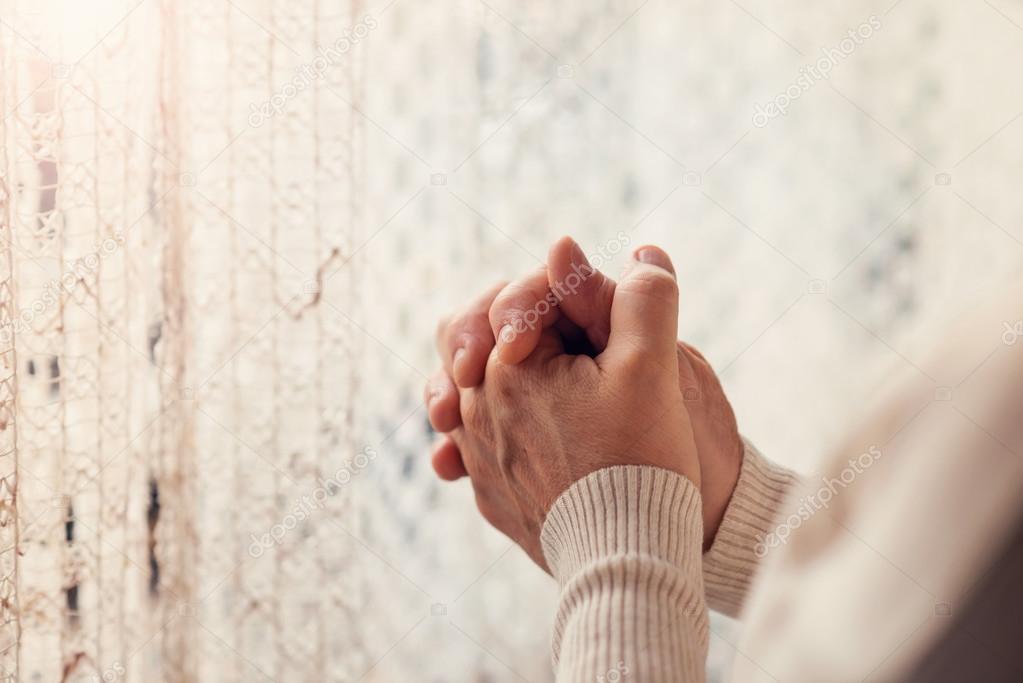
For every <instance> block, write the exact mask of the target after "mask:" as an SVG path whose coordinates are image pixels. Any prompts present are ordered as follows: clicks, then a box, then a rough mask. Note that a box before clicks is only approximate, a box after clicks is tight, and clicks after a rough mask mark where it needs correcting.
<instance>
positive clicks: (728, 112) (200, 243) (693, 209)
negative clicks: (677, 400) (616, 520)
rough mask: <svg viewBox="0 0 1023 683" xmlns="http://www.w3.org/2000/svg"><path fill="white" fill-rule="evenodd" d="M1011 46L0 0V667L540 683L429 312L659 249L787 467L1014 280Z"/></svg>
mask: <svg viewBox="0 0 1023 683" xmlns="http://www.w3.org/2000/svg"><path fill="white" fill-rule="evenodd" d="M996 5H998V6H997V7H996ZM1003 5H1004V6H1003ZM871 17H875V18H876V19H877V23H878V24H879V26H880V28H878V29H876V30H875V31H874V32H873V33H872V34H871V36H870V37H869V39H867V40H864V41H863V43H862V44H857V45H856V47H855V48H853V49H852V51H851V52H850V53H849V54H848V55H846V56H845V57H843V58H842V59H841V60H840V63H839V64H837V65H835V66H834V68H833V72H832V73H831V74H830V76H829V78H828V79H823V80H819V81H815V82H814V83H813V85H812V87H811V88H810V89H809V90H808V91H806V92H804V93H802V94H801V95H800V96H799V97H798V98H796V99H795V100H794V101H792V102H791V106H790V107H789V111H788V113H786V114H785V115H783V116H778V117H776V118H772V119H771V120H769V121H768V122H767V124H766V125H760V124H761V123H763V121H758V120H757V118H756V117H755V112H756V111H757V105H758V103H759V104H763V103H765V102H768V101H772V100H774V99H775V98H776V97H777V96H779V94H781V93H784V92H785V91H786V88H787V87H788V86H789V85H791V84H792V83H794V82H795V81H796V79H798V78H799V76H800V74H801V73H802V72H801V71H800V69H801V68H802V67H804V66H805V65H807V64H811V63H813V62H815V61H816V60H817V59H819V58H820V57H821V55H822V50H826V49H835V48H837V47H839V46H841V44H842V41H843V39H844V38H845V37H846V35H847V32H848V31H849V30H854V29H857V28H858V27H861V26H863V25H871V24H870V22H871ZM1020 23H1023V14H1021V11H1020V10H1019V9H1018V3H1016V4H1013V3H1009V2H1005V3H994V4H992V3H984V4H983V5H977V6H969V7H967V6H965V5H962V4H961V3H956V2H953V1H952V0H948V1H947V2H946V1H944V0H942V1H941V2H933V3H921V2H914V1H913V0H903V1H902V2H868V3H866V4H865V5H864V6H859V5H855V6H854V5H849V4H848V3H843V2H839V1H838V0H835V1H834V2H831V1H829V2H823V3H818V4H816V5H814V6H812V7H810V6H805V7H804V6H800V7H799V8H795V7H782V6H781V5H779V4H777V3H772V2H766V1H764V2H749V3H734V2H731V3H720V2H712V1H710V0H688V1H687V2H682V3H662V2H657V1H655V0H651V1H650V2H642V1H630V0H601V1H600V2H567V3H566V2H563V3H548V2H516V1H513V0H488V2H479V1H478V0H472V1H470V0H451V1H450V2H440V3H432V2H431V3H416V2H411V1H410V0H380V1H379V2H369V0H302V1H299V2H285V1H284V0H261V1H243V0H230V1H227V0H224V1H221V0H217V1H212V2H211V1H204V0H182V1H172V0H131V1H125V0H101V1H99V2H93V3H75V2H57V1H55V0H48V1H42V0H0V67H2V68H0V80H2V84H0V102H2V112H0V113H2V116H3V120H2V127H0V142H2V146H0V236H2V241H0V355H2V358H3V373H4V374H3V377H4V382H3V384H2V387H0V439H2V444H0V673H2V674H3V675H6V676H8V677H9V678H10V679H11V680H26V681H28V680H31V681H57V680H70V681H75V680H104V681H113V680H125V681H137V680H142V681H149V680H167V681H200V680H201V681H207V680H223V681H242V680H246V681H247V680H262V679H264V678H266V679H271V680H277V681H308V680H316V681H321V680H323V681H354V680H365V681H372V680H379V681H391V680H475V681H490V680H519V679H522V680H529V681H543V680H549V679H550V666H549V657H548V638H549V629H550V617H551V609H552V604H553V603H552V601H553V599H554V597H555V589H554V587H553V586H552V585H551V582H550V581H549V580H548V579H547V577H545V576H543V575H542V574H541V573H540V572H539V571H538V570H536V569H535V568H534V567H532V566H531V565H530V564H529V562H528V561H527V560H526V559H524V558H523V557H522V556H521V554H520V553H519V552H518V551H517V550H516V549H515V548H514V547H513V546H511V545H510V543H509V542H508V541H507V540H506V539H504V538H502V537H500V536H499V535H498V534H496V533H495V532H493V531H492V530H490V529H488V528H487V527H486V525H485V524H484V523H483V522H482V521H481V520H480V519H479V518H478V516H477V515H476V514H475V508H474V505H473V500H472V494H471V491H470V490H469V489H468V487H467V486H464V485H456V486H447V485H445V486H442V485H439V484H438V483H437V482H436V481H434V479H433V477H432V474H431V473H430V471H429V466H428V463H427V459H426V456H425V453H426V450H427V448H428V442H429V440H430V438H431V435H430V433H429V429H428V426H427V423H426V417H425V415H424V413H423V410H422V409H421V407H420V392H421V389H422V385H423V382H424V381H425V378H426V376H427V375H428V374H429V373H430V372H431V371H432V370H433V369H434V365H435V363H436V361H435V360H434V358H433V351H432V349H431V343H430V338H431V335H432V331H433V325H434V324H435V321H436V319H437V318H438V317H439V316H440V315H441V314H442V313H444V312H446V311H447V310H448V309H450V308H452V307H454V306H457V305H460V304H464V303H465V300H466V298H467V297H468V296H469V295H470V293H475V292H477V291H480V290H482V289H483V288H484V287H485V286H486V285H488V284H489V283H490V282H492V281H493V280H496V279H499V278H510V277H514V276H516V275H517V274H520V273H522V272H523V271H524V270H526V269H528V268H531V267H535V266H536V265H538V264H539V263H541V262H542V260H543V257H544V254H545V250H546V247H547V245H548V244H549V243H550V242H551V241H553V239H555V238H556V237H558V236H560V235H561V234H565V233H571V234H573V235H575V236H576V237H577V238H579V239H580V241H581V242H582V243H583V245H584V247H585V248H586V249H587V251H588V252H589V253H590V254H591V255H592V256H593V257H594V260H598V261H599V262H600V263H601V265H603V266H604V267H605V268H607V269H609V270H610V271H612V272H614V271H616V270H617V269H618V267H619V266H620V265H621V264H622V262H623V258H624V254H625V253H626V252H627V251H628V248H629V247H631V246H636V245H638V244H640V243H645V242H654V243H659V244H663V245H664V246H666V247H667V248H668V249H669V250H670V251H671V252H672V253H673V255H674V256H675V257H676V261H677V263H678V264H679V268H680V273H681V279H682V287H683V291H684V295H683V302H684V303H683V307H684V310H683V313H682V327H683V329H682V330H681V332H682V334H683V335H684V336H685V337H686V338H687V339H689V340H690V341H692V342H694V343H695V344H697V345H698V346H700V347H701V348H702V349H703V350H704V352H705V353H706V354H707V355H708V357H709V358H710V359H711V360H712V362H713V363H714V364H715V366H716V367H718V368H719V369H720V371H721V374H722V377H723V380H724V382H725V386H726V389H727V390H728V391H729V393H730V395H731V397H732V399H733V402H734V404H735V406H736V408H737V412H738V414H739V417H740V423H741V424H742V426H743V428H744V431H745V432H746V433H747V434H748V435H749V436H751V437H752V438H753V439H754V440H755V441H757V443H758V444H759V445H760V446H761V447H762V448H763V449H764V450H765V451H766V452H768V453H769V454H771V455H772V457H775V458H776V459H778V460H780V461H782V462H785V463H786V464H789V465H794V466H798V467H802V468H804V469H812V468H813V466H814V465H815V463H816V459H817V457H819V455H820V454H821V453H822V452H823V451H824V449H825V448H826V447H827V445H828V444H829V443H830V441H831V439H833V438H835V437H836V436H837V435H838V434H840V433H841V429H842V428H843V426H844V423H845V422H846V421H847V418H848V415H849V414H850V413H851V412H854V411H855V410H857V408H858V406H861V405H862V404H863V402H864V401H869V396H870V395H869V394H864V393H863V390H864V389H865V387H867V386H868V385H867V383H866V381H865V379H864V378H865V377H869V376H870V375H869V373H866V372H864V370H863V369H864V368H867V367H872V366H874V365H878V366H882V367H883V366H885V365H891V364H893V363H894V364H896V365H900V364H908V365H912V364H913V363H914V362H917V361H918V359H919V355H918V349H919V348H920V347H918V346H915V345H913V344H912V343H910V342H909V341H904V336H905V335H906V334H907V333H908V332H909V331H910V330H911V329H912V328H913V327H914V324H915V323H916V322H917V321H918V320H921V319H924V318H926V317H929V316H930V315H931V314H933V313H935V312H942V311H943V310H944V309H945V308H946V307H947V305H948V301H949V298H950V296H951V295H952V294H954V293H963V292H970V291H975V290H977V289H979V288H981V287H983V286H985V285H988V284H990V283H992V282H997V281H998V280H999V279H1000V278H1004V277H1006V276H1007V275H1009V274H1013V273H1016V274H1018V273H1019V272H1020V270H1021V264H1023V245H1021V243H1020V240H1023V234H1021V233H1020V232H1019V229H1018V227H1016V226H1018V225H1019V224H1020V220H1021V219H1023V204H1021V199H1020V195H1019V193H1018V192H1017V191H1016V190H1015V187H1016V185H1018V182H1017V181H1018V174H1019V170H1020V168H1019V158H1020V157H1019V153H1018V152H1019V150H1020V149H1021V147H1020V145H1021V144H1023V142H1021V140H1023V137H1021V136H1023V124H1021V123H1020V122H1021V121H1023V119H1019V118H1018V116H1017V115H1018V113H1019V112H1020V111H1023V95H1021V94H1020V93H1018V92H1016V91H1015V90H1013V89H1011V88H1005V87H1000V85H999V80H998V79H999V77H1000V76H999V74H1000V73H1002V72H1003V71H1004V65H1005V64H1007V63H1013V62H1012V61H1011V60H1012V59H1013V58H1019V57H1020V54H1019V47H1018V46H1019V40H1018V38H1019V26H1018V24H1020ZM1013 117H1016V118H1013ZM1000 333H1001V330H995V331H993V337H992V338H993V340H995V341H994V343H997V338H998V335H999V334H1000ZM835 387H841V389H840V390H836V389H835ZM864 396H866V398H865V397H864ZM765 397H767V400H765ZM793 406H798V411H797V412H798V416H796V417H794V416H793V415H792V412H793V410H792V407H793ZM778 425H790V427H788V428H786V429H778V427H777V426H778ZM463 484H464V482H463ZM734 629H735V625H734V624H732V623H731V622H728V621H726V620H718V619H717V618H716V617H715V621H714V622H713V630H714V636H713V639H712V640H713V644H712V662H711V667H712V670H713V671H714V675H715V676H716V675H718V673H719V672H720V671H721V670H722V669H724V668H725V666H724V662H726V661H727V660H728V659H729V658H731V657H732V656H734V649H733V646H732V645H731V643H733V642H735V641H734V635H735V630H734Z"/></svg>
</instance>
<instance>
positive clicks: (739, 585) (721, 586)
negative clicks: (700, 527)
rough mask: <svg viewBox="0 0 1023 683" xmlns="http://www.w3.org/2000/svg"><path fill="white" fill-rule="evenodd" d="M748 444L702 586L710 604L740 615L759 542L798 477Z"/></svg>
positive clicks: (707, 560) (706, 561) (706, 556)
mask: <svg viewBox="0 0 1023 683" xmlns="http://www.w3.org/2000/svg"><path fill="white" fill-rule="evenodd" d="M743 442H744V443H745V445H746V450H745V454H744V455H743V461H742V469H741V470H740V472H739V481H738V482H737V483H736V485H735V492H734V493H733V494H732V500H731V501H730V502H729V503H728V508H727V509H726V510H725V516H724V518H723V519H722V520H721V526H720V527H718V532H717V534H716V535H715V537H714V542H713V543H712V544H711V547H710V549H709V550H708V551H707V552H706V553H705V554H704V556H703V583H704V586H705V587H706V591H707V604H708V606H709V607H710V608H711V609H713V610H716V611H718V612H721V613H723V614H727V615H728V616H732V617H735V616H738V615H739V612H740V611H741V609H742V605H743V602H744V601H745V599H746V594H747V592H748V591H749V586H750V583H751V581H752V580H753V575H754V574H755V573H756V570H757V566H758V565H759V563H760V560H761V558H762V557H763V555H764V554H765V553H764V552H763V551H760V552H759V553H758V552H757V551H758V544H760V543H761V542H762V541H763V540H764V539H765V538H767V537H769V535H770V533H771V530H772V529H773V528H774V525H775V524H776V523H777V522H776V519H777V517H778V512H779V510H780V509H781V506H782V503H783V502H784V500H785V496H786V495H787V494H788V492H789V490H790V489H792V487H793V485H794V484H796V483H797V482H798V477H797V476H796V474H795V473H794V472H792V471H791V470H787V469H785V468H783V467H779V466H778V465H775V464H774V463H772V462H770V461H769V460H767V458H765V457H764V456H763V455H761V454H760V452H759V451H758V450H757V449H756V448H755V447H754V446H753V444H751V443H750V442H749V441H746V440H745V439H743Z"/></svg>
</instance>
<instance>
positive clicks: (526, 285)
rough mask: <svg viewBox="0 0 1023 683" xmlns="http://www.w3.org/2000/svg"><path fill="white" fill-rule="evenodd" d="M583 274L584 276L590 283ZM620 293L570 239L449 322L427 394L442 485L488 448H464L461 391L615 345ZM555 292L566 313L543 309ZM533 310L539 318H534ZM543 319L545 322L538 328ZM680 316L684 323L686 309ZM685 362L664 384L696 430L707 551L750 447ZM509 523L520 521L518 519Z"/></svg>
mask: <svg viewBox="0 0 1023 683" xmlns="http://www.w3.org/2000/svg"><path fill="white" fill-rule="evenodd" d="M637 252H638V253H647V252H648V253H651V254H654V255H655V256H654V258H657V259H662V257H663V260H662V261H661V263H662V265H665V266H666V268H667V270H668V271H669V273H671V274H672V275H673V270H672V267H671V263H670V260H668V258H667V256H666V255H665V254H664V253H663V252H661V251H660V250H658V249H656V248H653V247H642V248H640V249H638V250H637ZM580 274H582V275H583V276H584V277H583V278H581V281H580ZM618 286H619V285H617V284H616V283H615V282H614V281H613V280H611V279H610V278H607V277H605V276H604V275H603V274H602V273H600V272H599V271H596V270H595V269H593V268H592V266H590V264H589V263H588V262H587V261H586V258H585V255H584V254H583V252H582V250H581V249H580V248H579V246H578V245H577V244H576V243H575V242H574V241H573V240H571V239H570V238H567V237H566V238H562V239H560V240H558V241H557V242H556V243H555V244H554V245H553V246H552V247H551V249H550V252H549V255H548V264H547V266H546V267H543V268H540V269H537V270H535V271H533V272H531V273H529V274H528V275H526V276H525V277H523V278H521V279H519V280H517V281H515V282H513V283H503V282H502V283H498V284H497V285H495V286H493V287H491V288H490V289H488V290H487V291H486V292H484V294H483V295H482V296H480V297H479V298H478V299H477V300H475V301H474V302H473V303H472V304H471V305H470V306H468V307H467V308H465V309H463V310H462V311H460V312H459V313H457V314H455V315H453V316H451V317H449V318H446V319H445V320H442V321H441V323H440V325H438V329H437V348H438V352H439V354H440V356H441V359H442V363H443V369H442V370H441V371H440V372H438V373H437V374H436V375H434V377H432V378H431V379H430V381H429V382H428V384H427V387H426V393H425V400H426V402H427V405H428V408H429V416H430V421H431V423H432V425H433V427H434V429H436V430H437V431H438V432H441V433H445V434H447V435H446V436H444V437H442V438H441V439H440V440H439V441H438V442H437V444H436V445H435V447H434V450H433V453H432V463H433V467H434V469H435V471H436V472H437V475H438V476H439V477H441V478H442V479H445V480H449V481H453V480H456V479H459V478H461V477H464V476H466V475H468V474H470V471H469V470H470V469H471V468H467V465H466V457H465V455H466V454H465V453H464V449H466V448H470V449H483V448H485V447H487V446H486V444H484V443H481V442H478V441H477V440H465V439H462V442H463V443H461V444H460V443H459V437H458V434H459V430H460V429H462V428H463V420H462V411H461V410H460V404H461V403H462V398H461V397H460V392H461V394H463V395H464V393H465V390H467V389H472V388H475V387H477V386H479V385H480V384H481V383H483V382H484V378H485V377H488V376H489V372H490V370H489V368H490V367H491V365H490V359H491V357H492V356H493V358H494V359H495V360H496V361H499V362H500V363H501V364H503V365H517V364H521V363H523V362H525V361H528V359H530V357H531V354H533V353H534V352H535V351H536V350H537V348H538V346H539V347H542V348H546V345H549V344H553V343H555V342H556V343H557V344H560V347H559V348H561V349H569V350H571V351H572V352H573V353H577V354H578V353H581V354H584V355H588V356H596V355H597V354H598V353H599V352H601V351H604V350H605V349H606V347H607V344H608V340H609V337H610V331H611V319H612V309H613V304H614V301H615V295H616V290H617V288H618ZM552 290H553V291H555V292H559V296H558V301H557V303H558V305H557V306H556V307H548V306H544V305H539V302H541V301H543V300H545V297H550V292H551V291H552ZM547 300H548V301H549V300H550V299H549V298H548V299H547ZM548 309H549V310H548ZM530 311H533V312H534V313H533V314H530V316H529V317H528V318H527V317H526V314H527V312H530ZM535 312H545V315H543V316H541V317H540V318H539V319H538V320H537V319H536V318H535ZM674 316H675V319H676V320H677V305H676V311H675V313H674ZM524 318H525V319H527V320H530V321H533V322H535V324H534V325H524V324H523V323H522V322H521V321H522V320H523V319H524ZM516 321H519V322H516ZM508 325H511V326H512V328H513V329H515V330H516V331H517V332H516V334H514V335H511V336H509V335H507V334H502V330H505V331H506V332H507V328H506V326H508ZM672 336H674V335H672ZM495 340H497V341H495ZM495 346H496V351H495ZM675 355H676V358H675V361H674V363H671V364H669V363H662V364H659V367H660V371H661V374H662V375H663V374H665V373H668V374H669V376H675V377H677V390H678V391H679V392H680V394H681V396H682V397H683V401H684V407H685V409H686V412H687V414H688V420H689V421H690V424H691V426H692V431H693V436H694V441H695V444H696V448H697V452H698V454H699V470H700V480H701V481H702V491H701V493H702V497H703V503H704V505H703V513H704V530H705V531H704V547H705V549H706V548H709V547H710V544H711V542H712V541H713V538H714V534H715V533H716V531H717V528H718V526H719V525H720V522H721V519H722V517H723V516H724V512H725V509H726V507H727V505H728V502H729V500H730V499H731V495H732V491H733V490H734V488H735V482H736V481H737V479H738V475H739V469H740V466H741V462H742V453H743V444H742V441H741V439H740V437H739V434H738V429H737V427H736V422H735V416H734V413H733V411H732V408H731V406H730V405H729V403H728V400H727V399H726V397H725V394H724V391H723V390H722V388H721V383H720V382H719V380H718V378H717V377H716V375H715V374H714V372H713V370H712V369H711V367H710V365H709V364H708V363H707V361H706V359H704V357H703V356H702V354H700V352H699V351H697V350H696V349H694V348H692V347H691V346H689V345H687V344H685V343H684V342H677V343H676V344H675ZM550 410H551V411H552V412H551V413H550V415H559V414H560V413H561V412H562V411H561V410H560V409H559V408H558V407H557V405H555V406H553V407H551V408H550ZM472 455H473V454H470V459H473V458H472ZM626 457H627V456H626ZM474 459H475V460H476V461H480V459H481V458H480V457H479V456H477V457H475V458H474ZM490 507H491V508H493V507H495V506H494V505H491V506H490ZM490 512H491V514H492V515H493V516H496V515H497V514H499V512H498V511H496V510H491V511H490ZM506 514H507V515H508V516H511V515H513V514H514V510H508V511H506ZM527 550H528V549H527ZM530 554H531V555H535V553H533V552H531V553H530ZM534 559H537V558H536V557H535V556H534Z"/></svg>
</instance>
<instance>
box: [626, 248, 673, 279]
mask: <svg viewBox="0 0 1023 683" xmlns="http://www.w3.org/2000/svg"><path fill="white" fill-rule="evenodd" d="M636 260H637V261H639V262H640V263H646V264H647V265H650V266H657V267H658V268H662V269H664V270H666V271H668V272H669V273H671V274H672V275H674V274H675V267H674V266H673V265H672V264H671V259H669V258H668V256H667V255H666V254H665V253H664V252H663V251H661V250H660V249H657V248H656V247H640V248H639V249H637V250H636Z"/></svg>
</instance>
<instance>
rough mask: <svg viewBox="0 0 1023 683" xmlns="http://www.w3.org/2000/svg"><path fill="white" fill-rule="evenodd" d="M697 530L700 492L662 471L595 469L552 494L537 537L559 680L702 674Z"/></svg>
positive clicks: (694, 678)
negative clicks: (549, 585) (551, 588)
mask: <svg viewBox="0 0 1023 683" xmlns="http://www.w3.org/2000/svg"><path fill="white" fill-rule="evenodd" d="M702 537H703V520H702V508H701V500H700V494H699V491H698V490H697V489H696V487H695V486H693V484H692V483H691V482H690V481H689V480H688V479H686V478H685V477H683V476H681V475H679V474H676V473H674V472H670V471H668V470H663V469H658V468H654V467H640V466H622V467H611V468H608V469H604V470H600V471H597V472H594V473H592V474H590V475H589V476H587V477H585V478H584V479H581V480H579V481H577V482H576V483H575V484H573V485H572V486H571V487H570V488H569V489H568V490H567V491H565V492H564V493H563V494H562V495H561V496H560V497H559V498H558V500H557V501H555V503H554V505H553V507H552V508H551V510H550V512H549V513H548V515H547V519H546V521H545V522H544V526H543V529H542V531H541V541H542V543H543V550H544V555H545V557H546V559H547V563H548V565H549V567H550V568H551V572H552V573H553V575H554V578H555V579H557V581H558V583H559V585H560V586H561V595H560V598H559V601H558V610H557V617H556V620H555V627H554V642H553V654H554V666H555V670H556V672H557V680H558V681H559V683H568V682H571V683H581V682H584V681H585V682H586V683H593V682H599V681H615V680H623V679H625V680H638V681H644V683H662V682H663V683H667V682H668V681H671V682H676V681H685V682H687V683H689V682H696V683H701V682H702V681H704V679H705V666H706V658H707V644H708V623H707V607H706V603H705V601H704V596H703V577H702V574H701V556H700V555H701V545H702Z"/></svg>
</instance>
